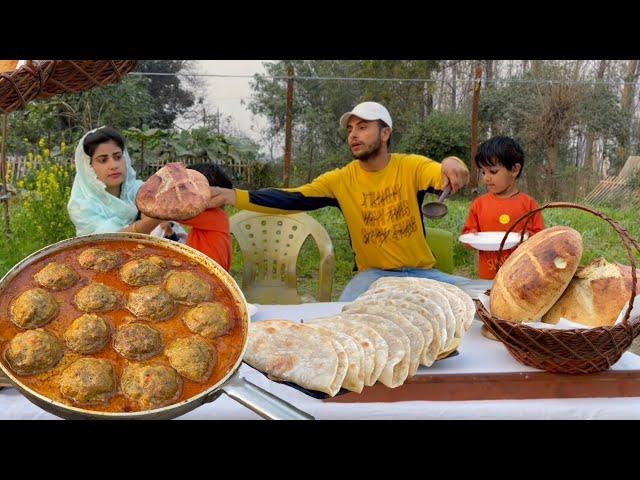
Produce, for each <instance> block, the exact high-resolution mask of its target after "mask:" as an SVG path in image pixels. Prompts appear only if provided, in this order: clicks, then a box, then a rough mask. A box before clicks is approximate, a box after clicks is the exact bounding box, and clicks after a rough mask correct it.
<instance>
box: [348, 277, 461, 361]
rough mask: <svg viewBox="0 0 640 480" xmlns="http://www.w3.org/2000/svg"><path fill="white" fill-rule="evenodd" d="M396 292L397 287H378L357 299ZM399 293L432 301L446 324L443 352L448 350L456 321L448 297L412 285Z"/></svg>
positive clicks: (453, 336) (451, 342) (453, 335)
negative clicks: (419, 296)
mask: <svg viewBox="0 0 640 480" xmlns="http://www.w3.org/2000/svg"><path fill="white" fill-rule="evenodd" d="M398 290H399V287H397V286H395V285H390V286H386V287H384V286H383V287H378V288H376V289H375V290H367V291H366V292H365V293H364V294H363V295H361V296H360V297H358V300H359V299H361V298H371V297H375V296H376V295H380V294H385V293H390V292H397V291H398ZM401 291H402V292H404V293H408V294H416V295H421V296H422V297H425V298H426V299H428V300H431V301H433V302H434V303H435V304H436V305H438V306H439V307H440V308H441V309H442V311H443V312H444V315H445V319H446V324H445V329H446V341H445V342H444V346H443V348H444V350H447V349H449V347H450V346H451V345H452V344H453V339H454V338H455V333H456V326H457V320H456V317H455V315H454V313H453V310H452V309H451V304H450V303H449V298H448V296H446V295H444V294H443V293H441V292H439V291H436V290H428V289H425V288H421V287H419V286H413V285H411V286H407V287H403V288H402V289H401Z"/></svg>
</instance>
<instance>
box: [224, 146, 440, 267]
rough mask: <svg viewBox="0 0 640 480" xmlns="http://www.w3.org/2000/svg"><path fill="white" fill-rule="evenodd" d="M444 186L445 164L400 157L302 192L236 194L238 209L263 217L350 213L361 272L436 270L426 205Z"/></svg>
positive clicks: (350, 170) (329, 176)
mask: <svg viewBox="0 0 640 480" xmlns="http://www.w3.org/2000/svg"><path fill="white" fill-rule="evenodd" d="M441 188H442V167H441V165H440V163H438V162H434V161H433V160H431V159H429V158H427V157H424V156H421V155H409V154H398V153H394V154H392V155H391V159H390V161H389V163H388V164H387V166H386V167H385V168H383V169H382V170H380V171H377V172H367V171H365V170H363V169H362V168H361V166H360V162H359V161H358V160H354V161H352V162H351V163H349V164H348V165H346V166H344V167H343V168H340V169H336V170H333V171H331V172H327V173H325V174H323V175H320V176H319V177H317V178H316V179H315V180H313V181H312V182H311V183H309V184H306V185H303V186H301V187H297V188H288V189H276V188H265V189H261V190H254V191H247V190H236V195H237V201H236V206H237V207H238V208H240V209H244V210H252V211H256V212H262V213H294V212H299V211H308V210H315V209H317V208H322V207H326V206H334V207H338V208H340V210H342V213H343V215H344V218H345V221H346V223H347V227H348V229H349V235H350V236H351V245H352V247H353V250H354V253H355V261H356V266H357V268H358V270H359V271H362V270H366V269H369V268H380V269H384V270H396V269H400V268H431V267H433V265H434V264H435V259H434V257H433V254H432V253H431V250H430V249H429V247H428V245H427V242H426V240H425V237H424V229H423V224H422V214H421V210H420V207H421V204H422V200H423V198H424V195H425V194H426V193H427V192H438V191H439V190H441Z"/></svg>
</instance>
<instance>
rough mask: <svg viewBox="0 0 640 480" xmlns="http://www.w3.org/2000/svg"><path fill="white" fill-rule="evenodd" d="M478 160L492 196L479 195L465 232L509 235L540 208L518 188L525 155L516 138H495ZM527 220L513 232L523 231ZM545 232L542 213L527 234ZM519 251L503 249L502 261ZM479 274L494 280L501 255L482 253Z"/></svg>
mask: <svg viewBox="0 0 640 480" xmlns="http://www.w3.org/2000/svg"><path fill="white" fill-rule="evenodd" d="M474 161H475V162H476V166H477V167H478V170H480V172H481V173H482V180H483V181H484V183H485V185H486V186H487V190H488V193H486V194H484V195H481V196H479V197H478V198H476V199H475V200H474V201H473V203H472V204H471V209H470V211H469V216H468V217H467V221H466V223H465V225H464V228H463V230H462V233H463V234H464V233H471V232H506V231H507V230H508V229H509V227H510V226H511V225H513V223H514V222H515V220H517V219H518V218H520V217H521V216H522V215H524V214H525V213H527V212H530V211H531V210H534V209H536V208H538V205H537V203H536V201H535V200H534V199H533V198H531V197H530V196H529V195H526V194H524V193H522V192H520V191H519V190H518V188H517V187H516V179H517V178H518V177H519V176H520V175H521V174H522V169H523V167H524V152H523V151H522V148H521V147H520V145H519V144H518V142H516V141H515V140H514V139H512V138H509V137H493V138H490V139H489V140H487V141H486V142H484V143H482V144H481V145H480V146H479V147H478V153H477V154H476V156H475V158H474ZM524 223H525V222H524V221H523V222H520V223H519V224H518V226H517V227H516V228H515V229H514V230H513V231H514V232H518V233H520V232H522V230H523V228H524ZM543 229H544V221H543V219H542V214H541V212H538V213H536V214H535V215H534V216H533V218H531V220H530V221H529V225H528V228H527V233H528V234H529V235H533V234H535V233H537V232H539V231H540V230H543ZM514 250H515V248H512V249H510V250H503V252H502V261H504V260H506V259H507V258H508V257H509V255H511V253H512V252H513V251H514ZM479 260H480V261H479V272H478V275H479V277H480V278H482V279H487V280H491V279H493V278H494V277H495V276H496V272H497V271H498V265H497V263H498V252H487V251H480V252H479Z"/></svg>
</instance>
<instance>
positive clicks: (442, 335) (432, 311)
mask: <svg viewBox="0 0 640 480" xmlns="http://www.w3.org/2000/svg"><path fill="white" fill-rule="evenodd" d="M382 288H388V290H387V291H385V292H382V293H371V292H369V291H367V292H365V293H363V294H362V295H360V296H359V297H358V298H356V300H355V301H356V302H361V301H365V300H367V301H371V300H382V299H393V300H406V301H408V302H411V303H412V304H414V305H419V306H421V307H423V308H424V309H425V310H426V311H427V313H425V312H422V314H423V316H424V318H426V319H427V320H429V321H430V322H431V325H432V327H433V328H434V332H435V334H434V336H433V338H434V340H435V341H436V343H437V344H438V345H437V349H435V356H437V355H438V354H439V353H440V352H442V351H444V350H445V345H446V344H447V317H446V316H445V314H444V310H443V309H442V307H440V306H439V305H438V304H437V303H436V302H434V301H433V300H430V299H428V298H427V297H425V296H423V295H420V294H411V295H410V294H409V293H408V292H407V291H406V290H404V289H400V288H391V287H382ZM434 358H435V357H434Z"/></svg>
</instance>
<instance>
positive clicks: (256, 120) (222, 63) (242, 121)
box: [196, 60, 268, 141]
mask: <svg viewBox="0 0 640 480" xmlns="http://www.w3.org/2000/svg"><path fill="white" fill-rule="evenodd" d="M267 61H268V60H198V61H197V64H196V70H197V72H198V73H206V74H218V75H254V74H256V73H266V71H265V69H264V68H263V66H262V64H263V62H267ZM202 80H203V81H204V82H205V85H207V99H206V100H207V104H208V105H209V106H210V107H211V108H214V112H215V111H216V110H215V109H217V108H219V109H220V115H221V116H225V115H231V116H232V117H233V119H234V122H233V126H234V127H235V128H237V129H238V130H240V131H242V132H244V133H245V134H246V135H247V136H248V137H249V138H251V139H253V140H255V141H259V140H260V129H261V128H263V127H264V126H266V123H267V122H266V120H265V119H264V118H263V117H261V116H258V117H256V116H254V115H253V114H252V113H251V112H250V111H249V109H248V108H247V107H246V106H245V105H242V104H241V103H240V102H241V100H243V99H244V100H245V101H246V102H248V100H249V97H250V96H251V87H250V85H249V83H250V82H251V79H250V78H213V77H202ZM212 113H213V112H212Z"/></svg>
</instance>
